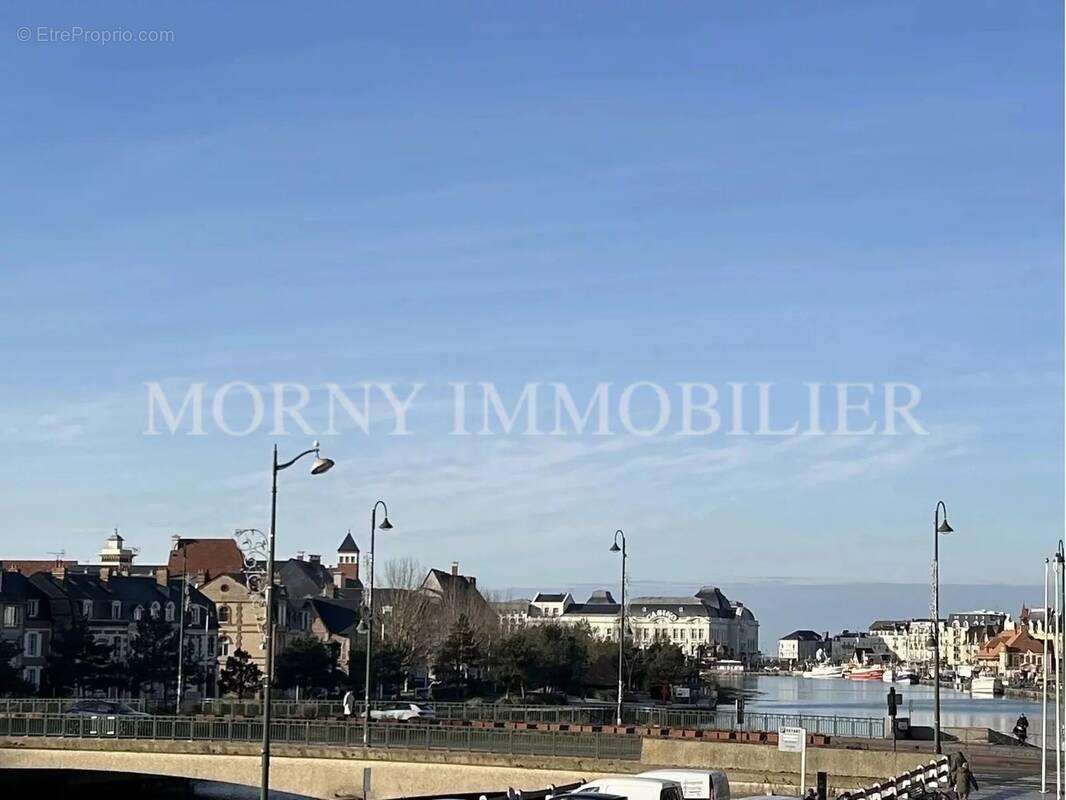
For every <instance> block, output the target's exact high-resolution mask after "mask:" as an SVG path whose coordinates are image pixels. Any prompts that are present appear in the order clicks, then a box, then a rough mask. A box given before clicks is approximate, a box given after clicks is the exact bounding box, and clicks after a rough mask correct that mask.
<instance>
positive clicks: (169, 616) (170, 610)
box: [165, 603, 174, 622]
mask: <svg viewBox="0 0 1066 800" xmlns="http://www.w3.org/2000/svg"><path fill="white" fill-rule="evenodd" d="M165 619H166V621H167V622H173V621H174V604H173V603H167V610H166V613H165Z"/></svg>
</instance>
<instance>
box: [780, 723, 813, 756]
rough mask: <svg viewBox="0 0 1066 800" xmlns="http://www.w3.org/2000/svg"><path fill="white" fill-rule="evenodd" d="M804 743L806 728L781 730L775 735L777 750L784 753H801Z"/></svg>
mask: <svg viewBox="0 0 1066 800" xmlns="http://www.w3.org/2000/svg"><path fill="white" fill-rule="evenodd" d="M806 743H807V729H806V728H782V729H781V730H780V731H779V732H778V734H777V749H778V750H780V751H782V752H784V753H802V752H803V746H804V745H805V744H806Z"/></svg>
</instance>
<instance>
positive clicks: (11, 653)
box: [0, 639, 33, 697]
mask: <svg viewBox="0 0 1066 800" xmlns="http://www.w3.org/2000/svg"><path fill="white" fill-rule="evenodd" d="M18 654H19V651H18V647H17V646H16V644H15V643H14V642H9V641H7V640H6V639H0V695H5V696H10V695H15V696H19V695H21V696H23V697H24V696H26V695H27V694H32V693H33V687H32V686H31V685H30V684H28V683H27V682H26V681H24V680H23V679H22V676H21V675H20V674H19V671H18V668H17V667H15V666H14V665H13V664H12V662H13V661H14V660H15V658H16V657H17V656H18Z"/></svg>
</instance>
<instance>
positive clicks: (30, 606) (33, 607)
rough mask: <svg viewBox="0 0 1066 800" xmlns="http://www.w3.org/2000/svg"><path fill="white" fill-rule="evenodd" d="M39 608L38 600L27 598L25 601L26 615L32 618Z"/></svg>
mask: <svg viewBox="0 0 1066 800" xmlns="http://www.w3.org/2000/svg"><path fill="white" fill-rule="evenodd" d="M39 609H40V601H39V600H27V601H26V616H27V617H29V618H30V619H33V618H34V617H36V616H37V612H38V610H39Z"/></svg>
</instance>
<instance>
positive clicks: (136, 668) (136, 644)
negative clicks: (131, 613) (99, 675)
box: [126, 617, 178, 697]
mask: <svg viewBox="0 0 1066 800" xmlns="http://www.w3.org/2000/svg"><path fill="white" fill-rule="evenodd" d="M126 676H127V680H128V686H129V688H130V691H131V692H133V693H134V694H138V695H139V694H140V693H141V692H142V691H143V690H144V689H145V688H146V687H154V686H156V685H159V686H161V687H162V691H163V696H164V697H166V696H167V691H168V690H167V687H168V686H170V685H174V686H177V683H178V630H177V628H176V627H174V626H173V625H172V624H171V623H169V622H165V621H163V620H161V619H158V618H152V617H144V618H142V619H140V620H139V621H138V622H137V627H136V629H135V630H134V633H133V636H132V638H131V639H130V647H129V654H128V656H127V658H126Z"/></svg>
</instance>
